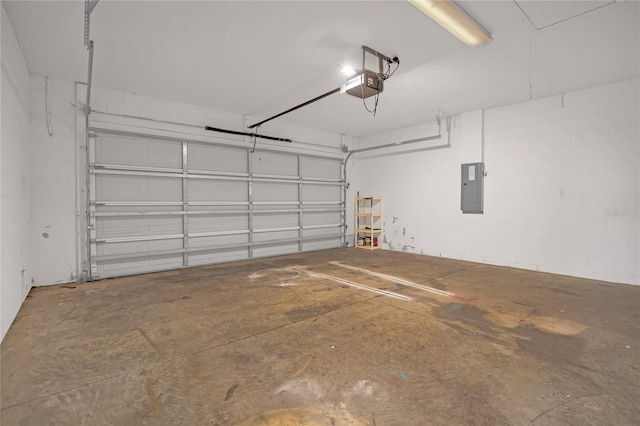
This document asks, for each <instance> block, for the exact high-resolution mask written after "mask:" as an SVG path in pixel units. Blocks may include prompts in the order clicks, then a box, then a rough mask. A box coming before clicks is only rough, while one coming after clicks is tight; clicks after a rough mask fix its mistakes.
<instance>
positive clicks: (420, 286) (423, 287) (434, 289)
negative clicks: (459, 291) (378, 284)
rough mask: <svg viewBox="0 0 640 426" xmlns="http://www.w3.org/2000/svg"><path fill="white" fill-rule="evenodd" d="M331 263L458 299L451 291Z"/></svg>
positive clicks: (334, 263) (332, 262) (332, 263)
mask: <svg viewBox="0 0 640 426" xmlns="http://www.w3.org/2000/svg"><path fill="white" fill-rule="evenodd" d="M329 263H330V264H331V265H335V266H339V267H341V268H345V269H350V270H352V271H357V272H363V273H365V274H368V275H371V276H374V277H378V278H382V279H383V280H387V281H392V282H394V283H396V284H401V285H405V286H407V287H413V288H415V289H418V290H422V291H427V292H429V293H434V294H438V295H440V296H446V297H454V298H457V296H456V295H455V294H454V293H451V292H449V291H444V290H439V289H437V288H433V287H428V286H426V285H422V284H417V283H414V282H412V281H407V280H405V279H402V278H399V277H394V276H393V275H387V274H381V273H380V272H374V271H370V270H368V269H364V268H358V267H356V266H351V265H346V264H344V263H341V262H334V261H331V262H329Z"/></svg>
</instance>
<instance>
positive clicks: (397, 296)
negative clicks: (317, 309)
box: [304, 270, 413, 302]
mask: <svg viewBox="0 0 640 426" xmlns="http://www.w3.org/2000/svg"><path fill="white" fill-rule="evenodd" d="M304 272H306V273H307V274H308V275H309V276H311V277H314V278H324V279H326V280H330V281H334V282H337V283H340V284H344V285H347V286H349V287H353V288H357V289H360V290H365V291H370V292H372V293H376V294H380V295H383V296H389V297H392V298H394V299H399V300H404V301H407V302H408V301H411V300H413V298H411V297H409V296H405V295H404V294H400V293H395V292H393V291H389V290H382V289H379V288H375V287H369V286H366V285H364V284H359V283H356V282H353V281H349V280H345V279H344V278H338V277H334V276H332V275H327V274H321V273H320V272H312V271H307V270H304Z"/></svg>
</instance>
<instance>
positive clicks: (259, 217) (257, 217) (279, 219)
mask: <svg viewBox="0 0 640 426" xmlns="http://www.w3.org/2000/svg"><path fill="white" fill-rule="evenodd" d="M290 226H298V214H297V213H289V214H284V213H280V214H254V215H253V227H254V230H259V229H265V228H267V229H268V228H280V227H290Z"/></svg>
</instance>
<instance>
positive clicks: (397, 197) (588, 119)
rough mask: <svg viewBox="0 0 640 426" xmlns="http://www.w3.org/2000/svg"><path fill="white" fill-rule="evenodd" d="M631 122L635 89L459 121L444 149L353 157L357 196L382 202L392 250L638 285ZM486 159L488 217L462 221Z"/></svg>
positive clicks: (377, 140)
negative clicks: (464, 180)
mask: <svg viewBox="0 0 640 426" xmlns="http://www.w3.org/2000/svg"><path fill="white" fill-rule="evenodd" d="M638 116H639V112H638V79H632V80H628V81H623V82H619V83H615V84H609V85H605V86H600V87H594V88H590V89H586V90H581V91H576V92H571V93H566V94H564V95H558V96H553V97H549V98H544V99H537V100H533V101H529V102H524V103H520V104H516V105H509V106H504V107H500V108H493V109H488V110H485V111H479V112H470V113H465V114H462V115H461V116H458V117H454V119H453V126H452V129H451V144H452V147H451V148H450V149H443V150H436V151H423V152H419V151H415V150H412V152H410V153H405V154H402V153H401V152H406V151H407V149H402V148H397V149H395V150H392V151H391V152H390V153H391V154H393V155H382V153H377V154H376V155H375V156H369V157H367V156H364V155H362V156H359V157H358V158H357V159H356V165H355V166H354V167H355V169H356V174H357V176H356V177H355V179H354V183H355V186H354V187H352V190H353V191H356V190H360V192H361V194H369V195H379V196H382V197H383V198H384V200H385V201H384V208H385V218H384V219H385V225H386V235H385V238H384V241H385V244H384V245H385V247H386V248H389V249H393V250H404V251H409V252H415V253H423V254H428V255H433V256H442V257H448V258H455V259H463V260H470V261H476V262H483V263H490V264H496V265H505V266H513V267H517V268H524V269H531V270H538V271H545V272H553V273H559V274H566V275H571V276H577V277H586V278H593V279H599V280H606V281H613V282H620V283H628V284H640V282H639V278H638V277H639V273H638V263H639V262H638V260H639V256H640V254H639V251H638V244H639V241H638V240H639V238H638V236H639V232H640V228H639V217H638V208H639V204H638V198H639V188H638V182H639V180H640V179H639V175H638V170H639V164H638V160H639V149H638V146H639V135H638V133H639V131H638V126H639V122H638ZM479 117H481V119H480V121H479ZM410 130H411V128H409V129H405V132H407V131H410ZM398 134H399V131H395V132H392V133H386V134H380V135H373V136H369V137H365V138H361V139H360V141H359V143H360V146H370V145H376V144H381V143H389V142H393V141H395V140H396V139H397V138H398ZM482 144H484V145H482ZM483 152H484V161H485V165H486V171H487V176H486V178H485V200H484V210H485V211H484V214H482V215H463V214H462V213H461V211H460V164H461V163H465V162H473V161H480V159H479V158H478V156H480V157H482V153H483ZM387 153H389V151H387Z"/></svg>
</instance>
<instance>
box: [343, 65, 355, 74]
mask: <svg viewBox="0 0 640 426" xmlns="http://www.w3.org/2000/svg"><path fill="white" fill-rule="evenodd" d="M341 68H342V73H343V74H346V75H348V76H352V75H355V74H356V70H354V69H353V68H352V67H350V66H349V65H347V66H344V67H341Z"/></svg>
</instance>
